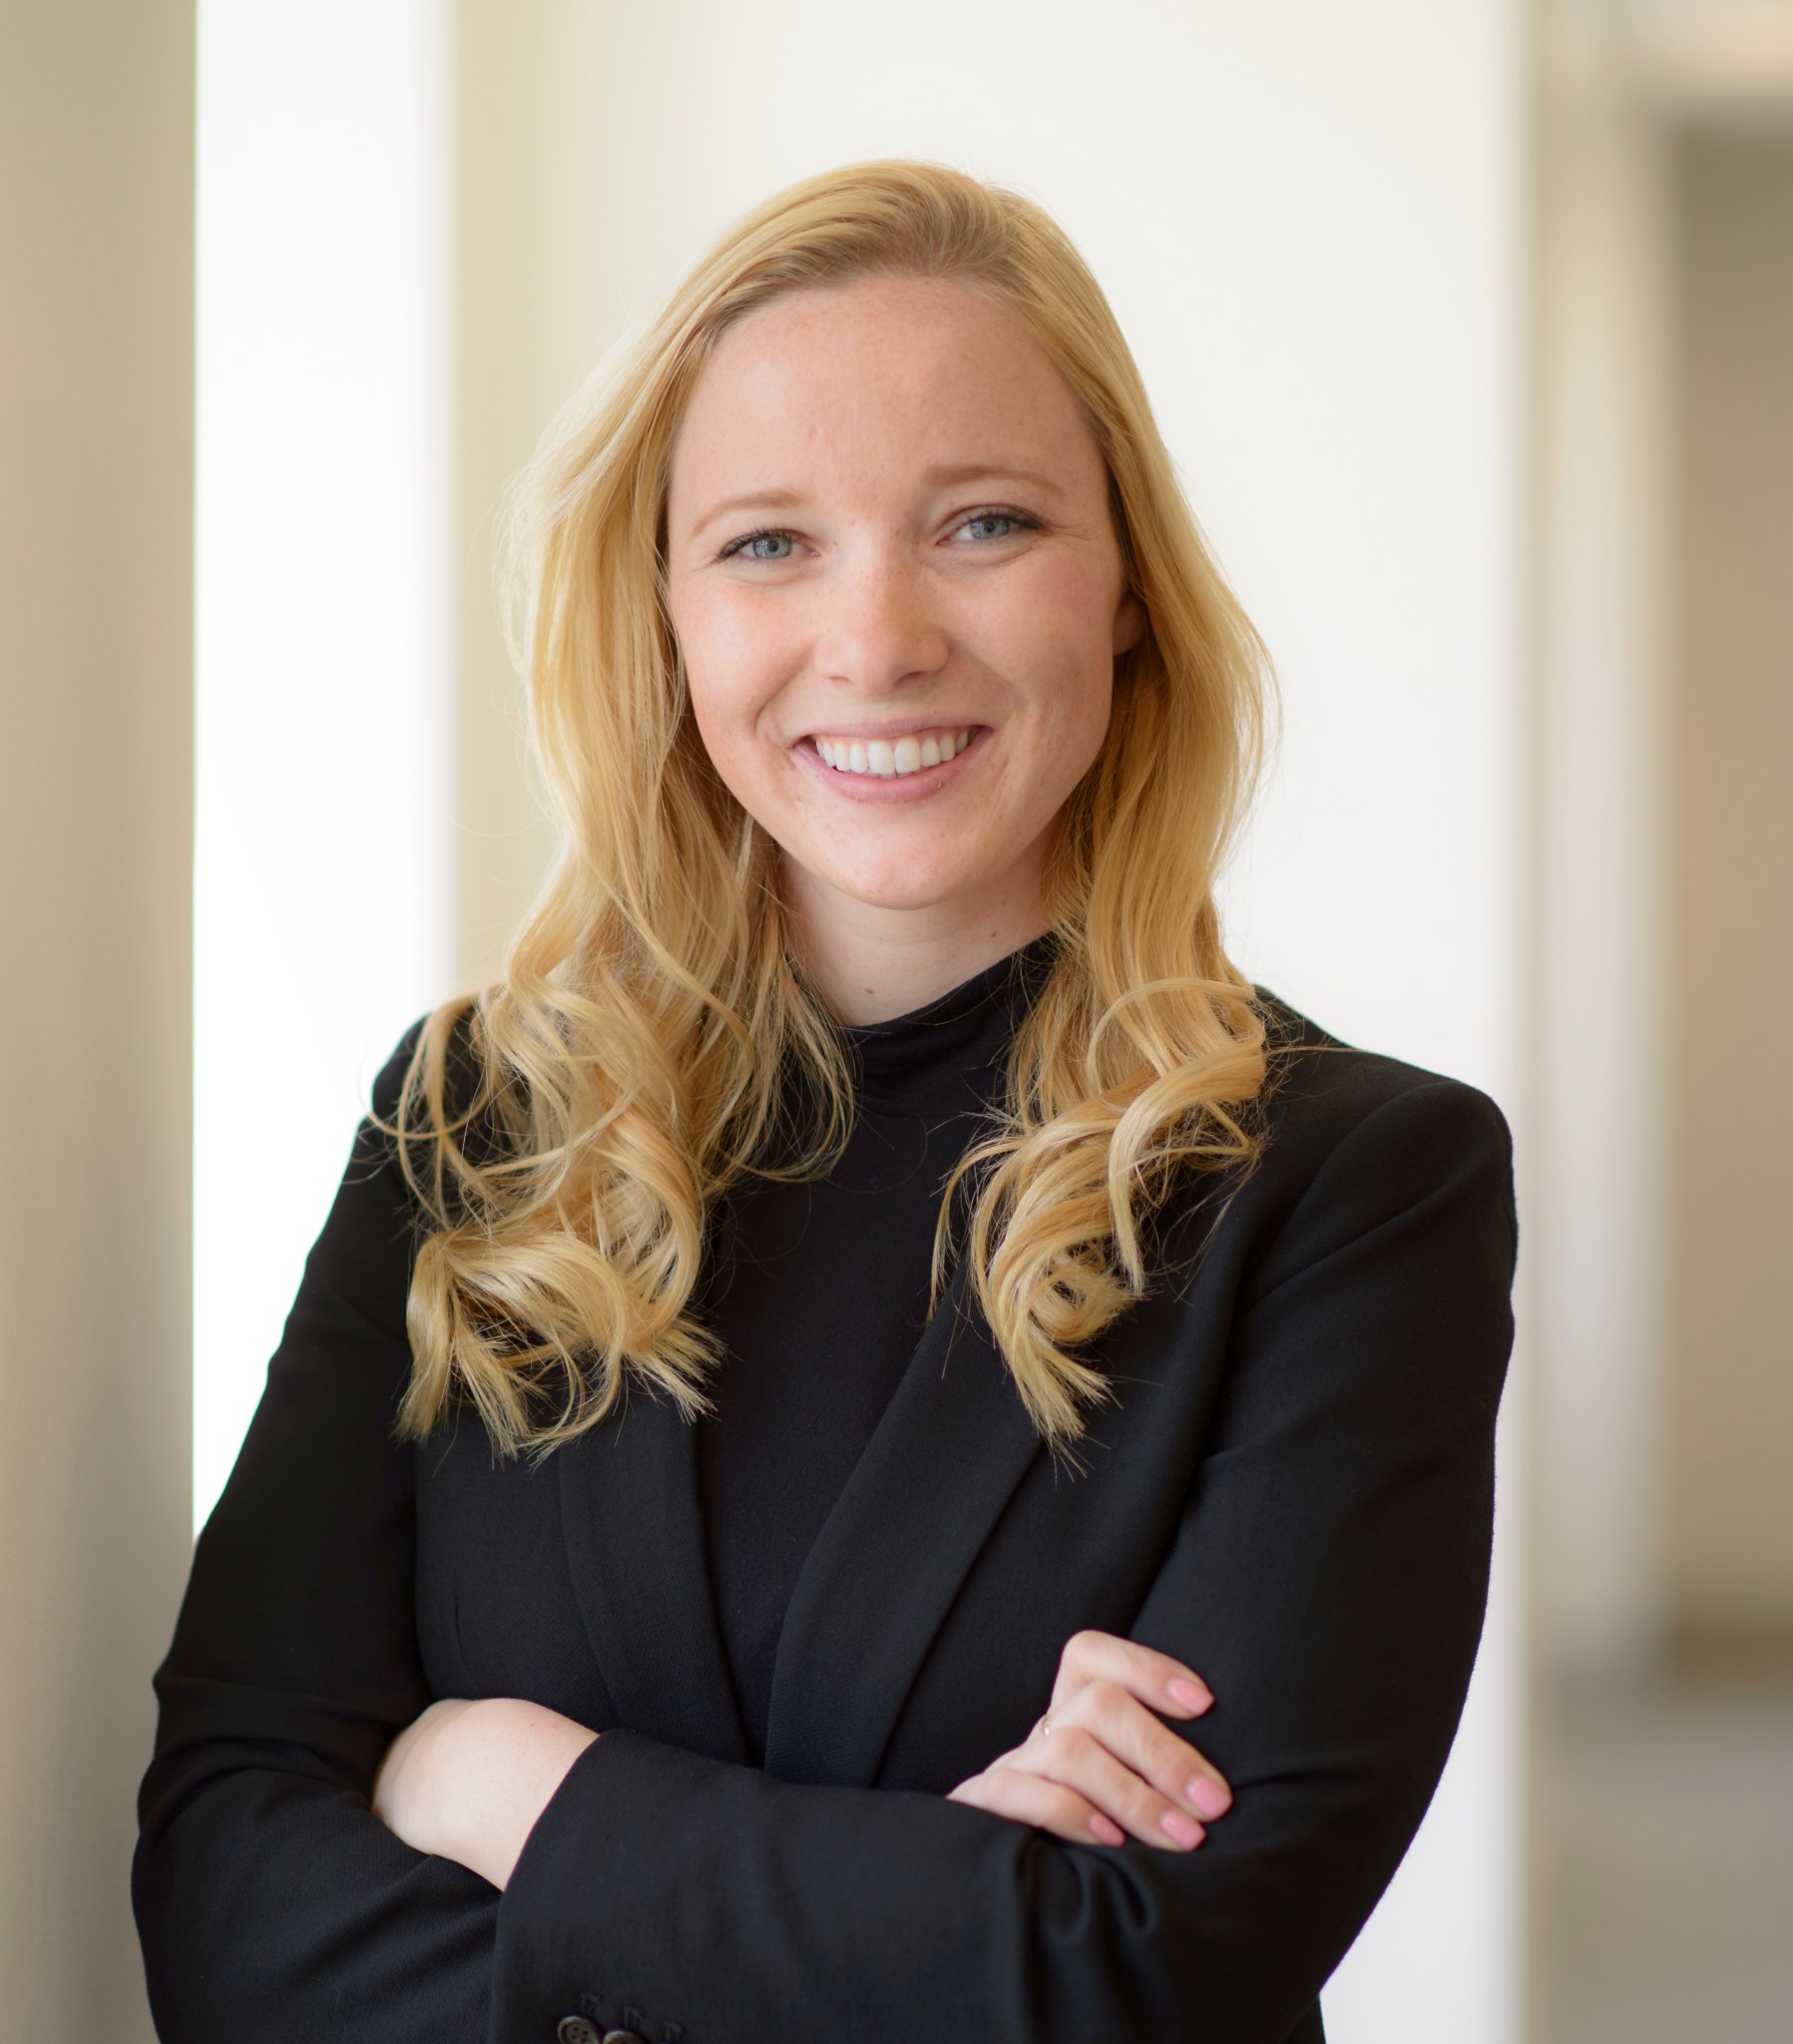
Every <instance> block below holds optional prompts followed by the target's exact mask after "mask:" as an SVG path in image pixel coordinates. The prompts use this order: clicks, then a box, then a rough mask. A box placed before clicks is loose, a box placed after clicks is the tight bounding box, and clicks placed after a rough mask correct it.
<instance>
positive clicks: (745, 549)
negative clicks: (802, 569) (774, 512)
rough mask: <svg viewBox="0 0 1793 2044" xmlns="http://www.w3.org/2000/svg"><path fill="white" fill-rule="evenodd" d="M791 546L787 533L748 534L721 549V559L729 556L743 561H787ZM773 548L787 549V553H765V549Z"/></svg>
mask: <svg viewBox="0 0 1793 2044" xmlns="http://www.w3.org/2000/svg"><path fill="white" fill-rule="evenodd" d="M791 545H792V541H791V536H790V534H789V533H788V532H749V533H747V534H745V535H744V536H743V537H742V538H740V539H737V540H734V541H732V542H731V543H730V544H729V545H727V546H725V547H724V548H723V549H722V558H723V559H724V560H727V559H728V558H729V557H730V556H738V557H739V558H740V559H742V560H745V561H788V560H789V559H790V553H789V551H788V549H789V548H790V547H791ZM775 547H782V548H785V549H787V551H785V552H783V553H774V552H769V551H767V549H769V548H775Z"/></svg>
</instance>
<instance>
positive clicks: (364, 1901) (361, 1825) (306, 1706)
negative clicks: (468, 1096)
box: [132, 1031, 498, 2044]
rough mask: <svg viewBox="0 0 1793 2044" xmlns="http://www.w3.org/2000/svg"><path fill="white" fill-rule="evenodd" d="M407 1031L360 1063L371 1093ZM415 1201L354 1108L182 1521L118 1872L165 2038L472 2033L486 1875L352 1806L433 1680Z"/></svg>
mask: <svg viewBox="0 0 1793 2044" xmlns="http://www.w3.org/2000/svg"><path fill="white" fill-rule="evenodd" d="M414 1041H415V1031H413V1032H411V1033H410V1034H408V1035H407V1036H406V1037H405V1038H404V1040H403V1041H401V1043H400V1045H399V1047H398V1049H397V1051H396V1052H395V1053H394V1055H393V1057H392V1059H391V1061H390V1062H389V1063H388V1064H387V1066H386V1068H385V1070H384V1071H383V1072H382V1073H381V1075H380V1078H379V1080H378V1081H377V1082H376V1084H375V1087H374V1105H375V1107H376V1110H377V1111H378V1112H379V1113H380V1115H381V1116H382V1118H384V1119H389V1118H390V1114H391V1111H392V1108H393V1106H394V1104H395V1102H396V1098H397V1093H398V1086H399V1081H400V1078H401V1076H402V1074H403V1071H404V1068H405V1064H406V1062H407V1060H408V1058H409V1055H410V1051H411V1048H412V1045H413V1043H414ZM411 1213H412V1207H411V1203H410V1200H409V1196H408V1192H407V1189H406V1187H405V1185H404V1181H403V1177H402V1174H401V1173H400V1170H399V1167H398V1163H397V1159H396V1155H395V1154H394V1152H393V1149H392V1147H391V1145H390V1143H389V1142H388V1141H387V1140H386V1139H384V1138H382V1137H380V1136H379V1135H377V1134H376V1132H375V1131H374V1129H373V1128H372V1126H371V1124H370V1123H368V1122H365V1121H364V1122H363V1123H362V1125H361V1127H360V1130H359V1131H358V1133H357V1135H356V1138H355V1142H354V1146H353V1150H352V1153H351V1156H350V1159H349V1163H348V1168H347V1170H346V1172H345V1174H344V1176H343V1179H342V1183H341V1187H340V1189H339V1191H338V1193H337V1195H336V1198H335V1201H334V1204H333V1205H332V1207H331V1210H330V1213H329V1217H328V1219H327V1221H326V1223H325V1225H324V1228H323V1231H322V1233H321V1235H320V1236H319V1238H318V1240H317V1242H316V1244H315V1246H314V1247H313V1249H312V1251H311V1253H310V1256H309V1258H308V1259H307V1261H306V1265H305V1272H304V1278H303V1280H302V1282H301V1284H300V1286H299V1290H298V1294H297V1297H296V1299H295V1301H294V1304H293V1307H292V1310H291V1313H290V1314H289V1316H288V1318H287V1321H286V1325H285V1329H284V1332H283V1334H282V1338H281V1340H280V1343H279V1346H278V1348H277V1349H276V1351H275V1353H274V1355H273V1358H272V1360H271V1362H270V1363H269V1366H268V1373H267V1383H266V1388H265V1390H264V1392H263V1395H262V1397H261V1400H260V1403H259V1405H258V1407H257V1409H256V1412H255V1415H254V1419H253V1421H252V1423H251V1424H250V1427H249V1430H248V1433H247V1436H246V1437H245V1439H244V1442H243V1446H242V1450H241V1453H240V1455H239V1456H238V1459H237V1462H236V1465H235V1468H234V1470H233V1471H232V1473H231V1476H230V1479H229V1482H228V1483H227V1485H226V1486H225V1488H224V1494H223V1496H222V1497H221V1499H220V1500H219V1503H218V1506H217V1509H216V1510H215V1511H214V1512H213V1514H212V1516H211V1518H210V1520H209V1521H208V1523H207V1526H206V1529H205V1531H204V1532H203V1533H202V1535H201V1536H200V1539H199V1542H198V1545H197V1547H196V1550H195V1554H194V1563H193V1571H192V1575H191V1578H190V1581H189V1585H188V1589H187V1594H186V1598H185V1601H184V1603H183V1605H182V1608H181V1613H180V1618H179V1620H178V1623H177V1626H176V1631H175V1638H174V1643H173V1646H172V1647H171V1649H170V1652H169V1655H168V1658H167V1660H166V1661H165V1662H164V1664H163V1666H162V1667H161V1669H160V1670H159V1671H158V1673H157V1675H156V1678H155V1687H156V1693H157V1696H158V1699H159V1702H160V1707H161V1710H160V1719H159V1725H158V1733H157V1740H156V1748H155V1755H154V1759H153V1760H152V1763H151V1765H150V1768H149V1771H148V1773H147V1774H146V1776H145V1778H144V1782H143V1786H142V1789H141V1792H140V1795H139V1820H140V1836H139V1842H138V1847H137V1853H136V1859H135V1863H134V1867H133V1878H132V1898H133V1903H134V1907H135V1910H136V1915H137V1923H138V1930H139V1936H140V1939H141V1942H142V1946H143V1954H144V1964H145V1970H146V1974H147V1978H148V1984H149V1991H150V2002H151V2008H152V2011H153V2013H154V2015H155V2019H156V2025H157V2030H158V2033H159V2035H160V2036H161V2037H162V2038H163V2039H164V2040H165V2044H214V2040H217V2044H224V2040H226V2039H228V2040H231V2044H240V2040H241V2039H244V2038H249V2037H252V2038H254V2039H255V2040H256V2044H285V2040H291V2044H320V2040H328V2039H336V2038H342V2039H354V2040H364V2044H374V2040H377V2044H410V2040H416V2044H424V2040H425V2039H428V2040H431V2044H453V2040H456V2039H461V2040H465V2044H477V2040H480V2039H483V2038H484V2037H485V2036H486V2034H487V2029H488V2023H489V2016H490V1987H491V1970H492V1951H493V1940H494V1936H495V1933H496V1921H497V1909H498V1894H497V1891H496V1890H495V1889H494V1888H492V1887H491V1886H490V1885H489V1884H488V1883H487V1882H486V1881H484V1880H482V1879H481V1878H480V1877H479V1876H478V1875H476V1874H474V1873H471V1872H469V1871H468V1870H467V1869H466V1868H465V1867H463V1866H461V1865H459V1864H458V1863H457V1862H455V1861H453V1860H448V1859H440V1858H434V1857H430V1856H427V1855H425V1854H423V1853H419V1852H415V1851H413V1850H412V1849H411V1848H410V1847H409V1846H408V1845H405V1844H402V1843H401V1842H400V1841H399V1840H398V1839H397V1838H396V1837H395V1836H394V1835H393V1834H392V1833H391V1832H390V1831H389V1830H387V1828H386V1826H385V1825H384V1824H383V1823H381V1822H380V1820H379V1819H378V1818H377V1817H376V1816H375V1815H374V1814H373V1812H372V1810H371V1808H370V1806H369V1803H368V1791H369V1789H370V1787H371V1785H372V1781H373V1775H374V1771H375V1769H376V1767H377V1766H378V1763H379V1760H380V1757H381V1755H382V1754H383V1752H384V1750H385V1748H386V1745H387V1744H388V1743H389V1741H390V1740H391V1739H392V1737H393V1736H394V1735H395V1734H396V1733H397V1732H398V1731H399V1729H400V1728H401V1727H403V1726H405V1725H407V1724H409V1723H410V1721H411V1720H412V1719H413V1718H415V1717H416V1716H417V1715H418V1713H419V1712H420V1711H422V1710H423V1708H424V1707H425V1706H426V1705H427V1704H428V1703H429V1702H430V1701H431V1698H430V1695H429V1692H428V1690H427V1688H426V1686H425V1683H424V1680H423V1675H422V1672H421V1669H420V1666H419V1655H418V1648H417V1639H416V1622H415V1615H414V1603H413V1588H412V1583H413V1555H414V1545H415V1534H414V1513H413V1496H412V1483H413V1478H412V1468H413V1458H412V1451H411V1450H410V1448H409V1447H401V1446H399V1445H397V1444H395V1443H394V1442H393V1441H392V1439H391V1437H390V1427H391V1422H392V1419H393V1416H394V1413H395V1411H396V1406H397V1400H398V1398H399V1396H400V1394H401V1393H402V1390H403V1386H404V1382H405V1378H406V1375H407V1372H408V1369H409V1363H410V1347H409V1342H408V1340H407V1337H406V1333H405V1324H404V1306H405V1295H406V1292H407V1289H408V1286H409V1276H410V1268H411V1219H410V1217H411Z"/></svg>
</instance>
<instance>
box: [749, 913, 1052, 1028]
mask: <svg viewBox="0 0 1793 2044" xmlns="http://www.w3.org/2000/svg"><path fill="white" fill-rule="evenodd" d="M786 900H787V907H786V912H785V927H786V931H787V935H788V941H789V943H790V945H791V948H792V950H793V951H794V952H795V954H796V957H797V959H798V960H799V962H800V963H801V965H802V967H803V970H804V972H805V973H806V974H807V975H808V977H809V979H810V980H811V982H812V983H813V984H814V985H815V986H816V987H817V988H818V989H819V991H820V993H821V996H822V998H823V1000H824V1001H826V1002H827V1004H828V1007H829V1009H830V1010H831V1011H832V1013H833V1014H834V1016H835V1017H836V1019H837V1020H839V1021H841V1022H845V1023H847V1024H849V1025H850V1026H853V1027H857V1026H859V1025H861V1024H864V1023H867V1022H888V1021H889V1020H890V1019H891V1018H892V1017H893V1016H896V1015H907V1014H909V1013H910V1012H911V1011H912V1010H914V1009H916V1008H921V1007H925V1006H926V1005H927V1004H928V1003H929V1002H930V1001H934V1000H938V999H939V997H940V996H941V995H942V994H944V993H946V992H948V991H949V990H950V989H951V988H953V987H956V986H960V985H962V984H963V983H964V982H965V981H966V980H968V979H971V978H972V977H973V976H974V975H976V974H977V973H980V972H982V971H983V970H984V968H985V967H986V966H988V965H994V964H995V963H996V961H997V960H998V959H999V958H1006V957H1008V956H1009V954H1010V953H1011V952H1013V951H1019V950H1020V949H1021V947H1022V946H1023V945H1024V944H1028V943H1031V942H1032V941H1033V940H1034V938H1036V937H1038V936H1042V935H1044V934H1045V932H1046V931H1047V929H1049V928H1050V927H1051V924H1050V922H1049V920H1048V918H1047V915H1046V912H1045V910H1044V908H1043V907H1042V905H1041V903H1040V900H1039V897H1038V894H1037V892H1035V891H1033V890H1028V891H1027V892H1025V893H1021V892H1018V893H1017V895H1016V896H1015V897H1014V898H1013V899H1012V900H1008V901H1004V900H1001V899H997V900H994V901H985V902H982V903H980V904H979V905H978V910H977V912H975V913H969V914H967V913H957V914H955V913H951V912H948V911H945V910H941V911H935V910H929V911H925V912H924V911H921V910H915V909H880V908H875V907H868V906H867V905H866V904H865V903H862V902H849V903H846V904H845V905H844V908H843V910H842V911H841V912H836V913H829V914H821V915H818V914H816V913H815V912H814V908H813V907H812V906H811V905H809V904H806V903H804V902H803V901H802V900H801V898H800V896H799V898H798V899H796V900H792V899H791V898H790V894H789V892H788V890H787V896H786ZM855 911H857V912H855Z"/></svg>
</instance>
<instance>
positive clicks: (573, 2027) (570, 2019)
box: [554, 2016, 600, 2044]
mask: <svg viewBox="0 0 1793 2044" xmlns="http://www.w3.org/2000/svg"><path fill="white" fill-rule="evenodd" d="M554 2034H555V2037H556V2038H557V2039H558V2044H600V2040H599V2036H598V2026H597V2024H596V2023H588V2022H587V2021H586V2019H585V2017H584V2016H562V2017H561V2019H560V2021H559V2022H558V2023H556V2024H555V2026H554Z"/></svg>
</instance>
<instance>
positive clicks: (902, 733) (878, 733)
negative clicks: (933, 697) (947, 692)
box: [798, 717, 982, 744]
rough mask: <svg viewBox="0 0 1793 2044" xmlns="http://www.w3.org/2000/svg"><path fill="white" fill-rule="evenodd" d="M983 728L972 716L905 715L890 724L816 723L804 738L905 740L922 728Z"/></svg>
mask: <svg viewBox="0 0 1793 2044" xmlns="http://www.w3.org/2000/svg"><path fill="white" fill-rule="evenodd" d="M981 729H982V727H981V726H980V725H979V723H978V721H977V719H976V718H975V717H907V718H904V719H903V720H902V721H901V722H900V723H890V724H861V725H851V726H849V725H841V724H818V725H816V726H815V728H814V729H813V730H811V731H806V732H805V733H804V734H803V737H804V738H806V739H845V740H846V741H847V742H848V743H849V744H850V743H851V742H852V741H853V740H854V739H858V740H859V741H860V742H861V743H864V741H866V740H867V739H907V738H914V737H915V736H916V734H917V733H919V732H924V731H979V730H981ZM798 743H799V744H801V743H802V741H801V740H799V741H798Z"/></svg>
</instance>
